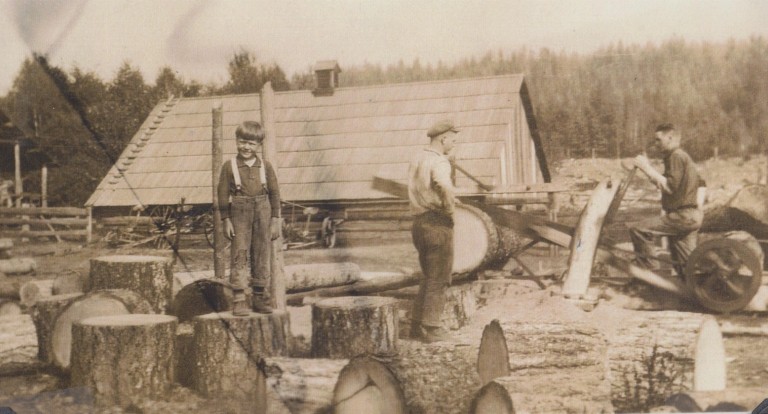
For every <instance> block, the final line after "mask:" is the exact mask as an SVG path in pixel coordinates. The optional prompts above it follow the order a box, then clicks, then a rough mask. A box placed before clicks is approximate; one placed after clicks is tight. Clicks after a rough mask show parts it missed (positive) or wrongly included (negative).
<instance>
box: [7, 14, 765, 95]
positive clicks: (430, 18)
mask: <svg viewBox="0 0 768 414" xmlns="http://www.w3.org/2000/svg"><path fill="white" fill-rule="evenodd" d="M750 35H762V36H765V37H768V1H763V0H728V1H724V0H718V1H715V0H677V1H675V0H637V1H634V0H633V1H620V0H579V1H565V0H560V1H546V0H536V1H534V0H526V1H522V0H508V1H493V0H487V1H479V0H410V1H400V0H386V1H385V0H366V1H342V0H333V1H330V0H325V1H323V0H281V1H278V0H272V1H255V0H242V1H240V0H195V1H192V0H184V1H182V0H162V1H159V0H63V1H52V0H0V39H2V45H3V47H2V51H3V53H2V54H1V55H0V94H5V93H6V92H7V91H8V89H9V88H10V87H11V84H12V82H13V79H14V77H15V76H16V73H17V72H18V69H19V66H20V64H21V62H22V61H23V60H24V58H25V57H27V56H29V54H30V53H31V52H32V51H37V52H44V53H48V54H49V57H50V60H51V62H52V63H53V64H56V65H58V66H61V67H63V68H64V69H66V70H70V69H71V68H72V67H74V66H75V65H77V66H79V67H80V68H82V69H84V70H86V71H94V72H96V73H97V74H99V75H100V76H101V77H102V79H104V80H109V79H111V78H112V77H113V76H114V74H115V72H116V70H117V69H118V67H119V66H120V65H121V64H122V63H123V62H124V61H128V62H130V63H131V64H132V65H133V66H135V67H138V68H139V69H141V71H142V73H143V74H144V76H145V81H146V82H147V83H153V82H154V79H155V77H156V75H157V72H158V69H159V68H160V67H162V66H164V65H168V66H170V67H172V68H174V69H175V70H177V71H178V72H179V73H180V74H181V75H182V76H183V77H184V78H185V79H187V80H190V79H196V80H198V81H200V82H204V83H205V82H209V81H216V82H224V81H225V80H226V79H227V72H226V66H227V62H228V60H229V58H230V57H231V56H232V54H233V53H234V52H236V51H238V50H239V49H240V48H245V49H246V50H250V51H253V52H255V54H256V56H257V58H258V59H259V60H260V61H262V62H269V63H271V62H274V63H277V64H279V65H280V66H281V67H282V68H283V70H284V71H285V72H286V73H287V74H288V76H289V77H290V76H291V75H292V74H293V73H295V72H298V71H304V70H305V69H307V68H309V67H310V66H311V65H312V64H313V63H314V62H315V61H317V60H325V59H336V60H338V61H339V64H340V65H341V67H342V70H343V68H344V66H345V65H347V66H353V65H360V64H363V63H365V62H369V63H380V64H382V65H388V64H394V63H397V61H398V60H400V59H402V60H403V61H404V62H406V63H410V62H412V61H413V60H414V59H416V58H418V59H420V61H421V62H422V63H423V64H426V63H436V62H437V61H438V60H442V61H443V62H445V63H451V62H453V61H456V60H459V59H462V58H467V57H472V56H481V55H483V54H484V53H485V52H487V51H494V52H495V51H498V50H502V51H504V52H509V51H512V50H515V49H518V48H520V47H528V48H532V49H539V48H542V47H547V48H550V49H553V50H554V51H561V50H562V51H566V52H579V53H588V52H591V51H594V50H596V49H598V48H599V47H601V46H606V45H608V44H609V43H611V42H618V41H623V42H624V43H626V44H629V43H640V44H645V43H647V42H653V43H656V44H659V43H661V42H663V41H665V40H668V39H670V38H671V37H673V36H679V37H682V38H684V39H686V40H689V41H702V40H706V41H712V42H722V41H726V40H728V39H729V38H736V39H745V38H748V37H749V36H750Z"/></svg>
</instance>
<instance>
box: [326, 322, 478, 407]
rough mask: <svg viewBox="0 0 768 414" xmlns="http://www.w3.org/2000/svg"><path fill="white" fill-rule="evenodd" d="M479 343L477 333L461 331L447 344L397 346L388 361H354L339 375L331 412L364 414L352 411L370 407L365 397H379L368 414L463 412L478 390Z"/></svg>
mask: <svg viewBox="0 0 768 414" xmlns="http://www.w3.org/2000/svg"><path fill="white" fill-rule="evenodd" d="M479 344H480V335H479V332H476V331H466V330H462V331H457V332H454V333H452V338H451V339H450V340H449V341H443V342H436V343H432V344H424V343H421V342H416V341H410V340H403V341H400V342H398V354H397V355H396V356H394V357H392V358H387V359H374V358H372V357H360V358H355V359H353V360H352V361H351V362H350V364H349V365H348V366H347V367H345V369H344V370H343V371H342V373H341V374H340V375H339V384H338V385H337V387H336V391H335V392H334V394H335V395H334V405H335V407H336V410H337V411H336V412H337V413H354V412H366V411H355V409H357V408H359V407H361V406H362V407H364V406H365V404H368V403H370V401H367V399H366V396H380V398H379V399H378V400H376V401H374V404H375V405H373V406H372V407H374V408H378V411H376V410H375V409H371V410H370V411H368V412H381V413H398V412H408V413H414V414H419V413H424V414H426V413H445V414H452V413H457V414H458V413H462V414H463V413H466V412H467V410H468V409H469V402H470V400H471V399H472V396H473V395H474V394H475V392H477V390H478V389H480V387H481V386H482V383H481V382H480V377H479V375H478V373H477V356H478V349H479ZM363 391H365V392H363ZM385 397H386V398H385ZM403 405H404V407H403Z"/></svg>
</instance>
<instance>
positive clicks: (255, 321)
mask: <svg viewBox="0 0 768 414" xmlns="http://www.w3.org/2000/svg"><path fill="white" fill-rule="evenodd" d="M193 325H194V334H193V338H192V348H193V349H194V352H193V358H192V361H191V362H192V368H191V371H192V375H191V376H192V389H194V390H195V391H197V392H199V393H201V394H202V395H203V396H204V397H206V398H213V397H218V398H237V399H240V400H242V401H244V402H256V401H258V398H259V392H260V389H259V386H258V384H257V379H258V364H257V362H258V360H259V358H262V357H268V356H285V355H287V354H288V350H289V349H290V340H291V337H290V323H289V320H288V314H287V313H286V312H284V311H276V312H274V313H272V314H269V315H264V314H257V313H251V314H250V315H249V316H247V317H235V316H233V315H232V313H231V312H221V313H210V314H207V315H201V316H197V317H195V318H194V319H193ZM262 391H263V388H262Z"/></svg>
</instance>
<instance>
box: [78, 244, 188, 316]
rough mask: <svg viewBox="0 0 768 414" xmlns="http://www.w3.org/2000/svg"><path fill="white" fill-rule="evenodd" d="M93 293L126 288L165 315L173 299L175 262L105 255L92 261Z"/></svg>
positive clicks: (91, 279)
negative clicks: (173, 269) (173, 267)
mask: <svg viewBox="0 0 768 414" xmlns="http://www.w3.org/2000/svg"><path fill="white" fill-rule="evenodd" d="M88 285H89V286H88V287H89V290H90V291H95V290H103V289H127V290H131V291H133V292H136V293H138V294H139V295H141V296H142V297H144V298H145V299H146V300H147V301H148V302H149V303H150V305H152V308H153V309H154V310H155V312H160V313H165V312H166V311H167V309H168V306H169V305H170V303H171V299H172V298H173V293H172V289H173V272H172V262H171V259H170V258H167V257H157V256H103V257H97V258H95V259H91V270H90V274H89V283H88Z"/></svg>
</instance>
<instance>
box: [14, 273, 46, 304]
mask: <svg viewBox="0 0 768 414" xmlns="http://www.w3.org/2000/svg"><path fill="white" fill-rule="evenodd" d="M50 296H53V279H48V280H31V281H29V282H27V283H25V284H23V285H21V287H20V288H19V298H20V299H21V304H22V305H23V306H32V305H34V304H35V303H36V302H37V301H38V300H40V299H42V298H47V297H50Z"/></svg>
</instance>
